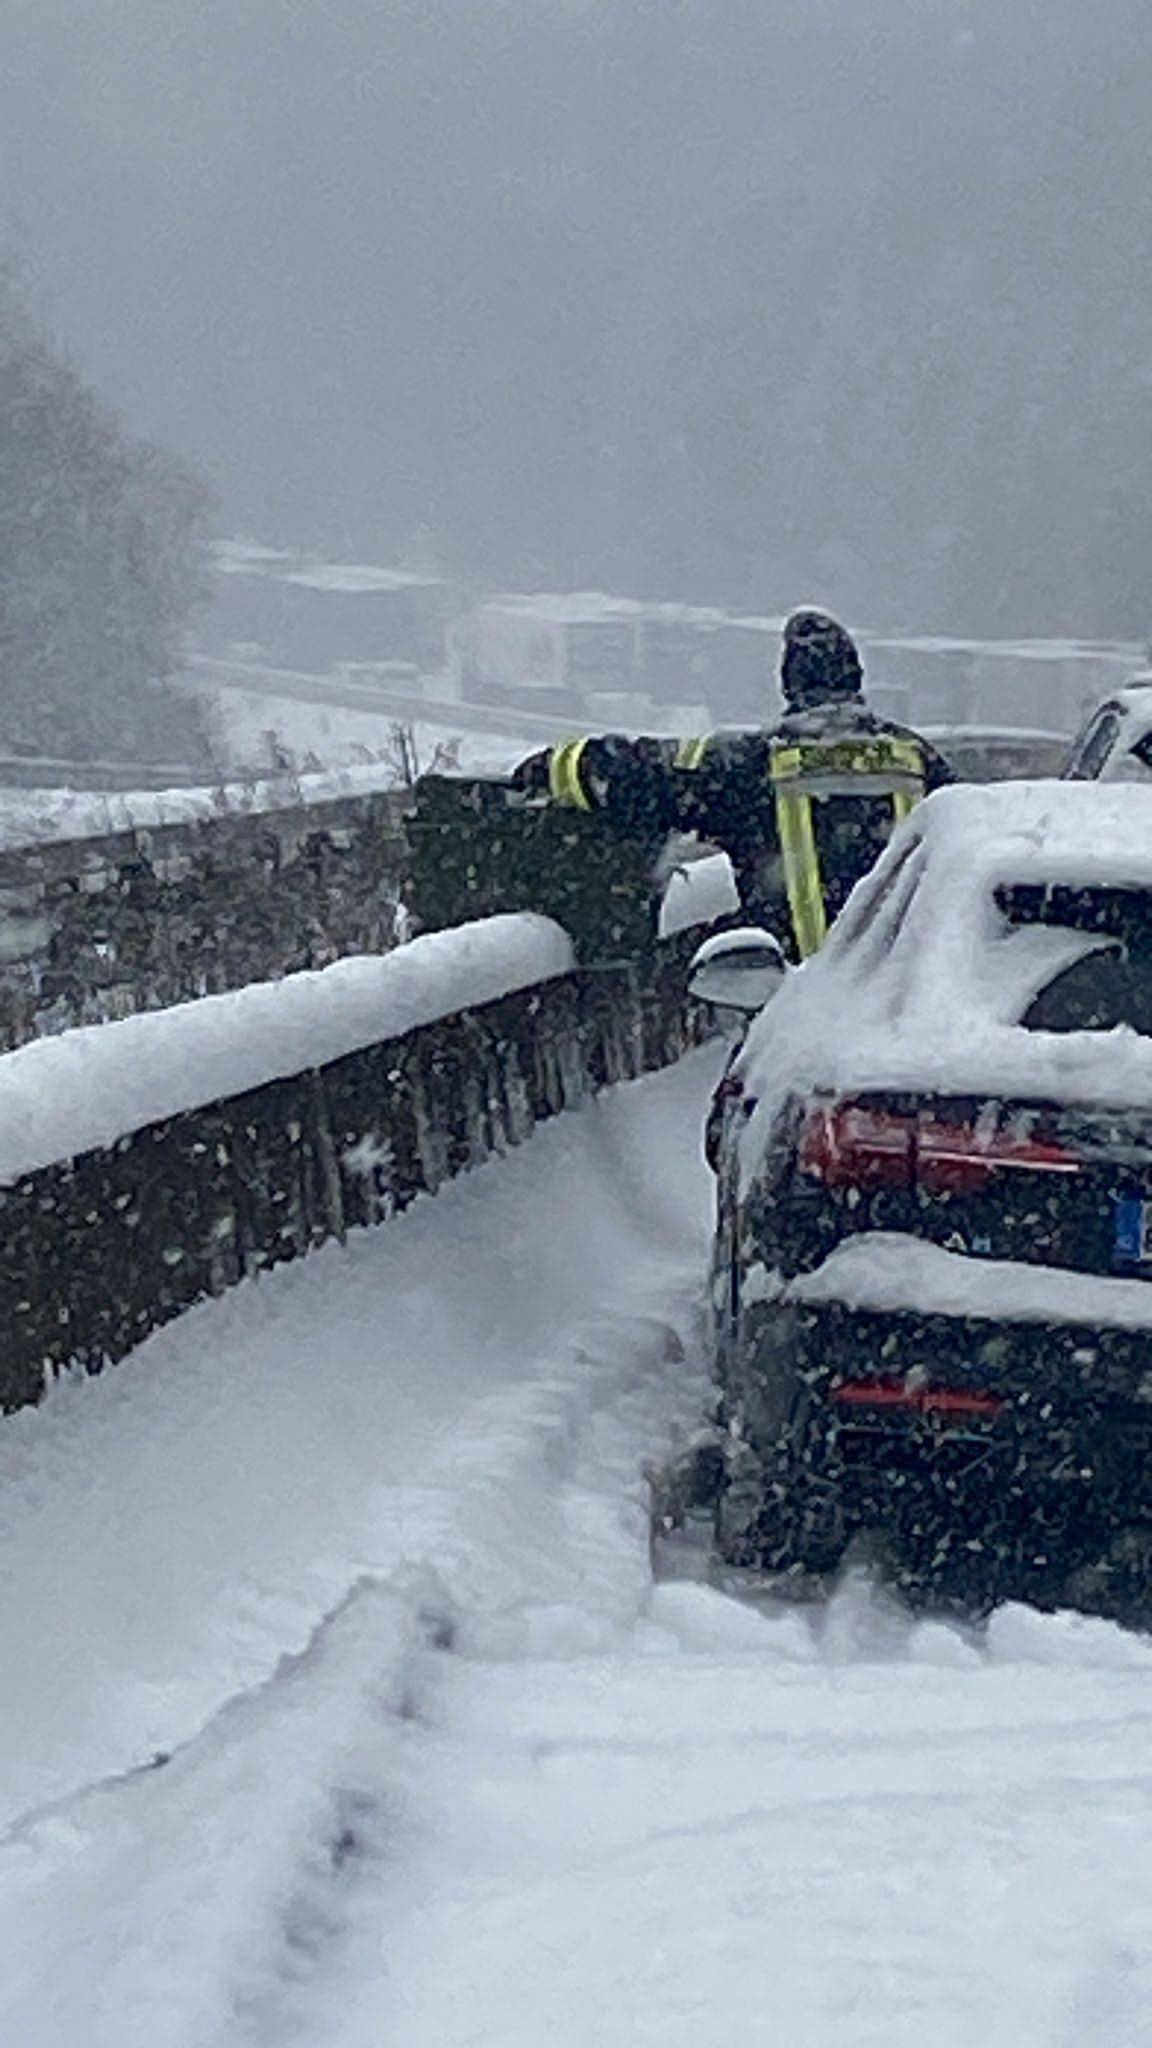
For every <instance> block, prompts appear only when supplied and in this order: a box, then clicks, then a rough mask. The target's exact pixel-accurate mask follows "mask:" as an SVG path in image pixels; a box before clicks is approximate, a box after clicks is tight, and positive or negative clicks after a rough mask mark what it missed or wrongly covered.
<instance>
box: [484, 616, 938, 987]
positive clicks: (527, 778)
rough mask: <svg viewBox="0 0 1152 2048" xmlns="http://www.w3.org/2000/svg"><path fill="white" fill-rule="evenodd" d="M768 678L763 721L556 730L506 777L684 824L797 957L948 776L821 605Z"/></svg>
mask: <svg viewBox="0 0 1152 2048" xmlns="http://www.w3.org/2000/svg"><path fill="white" fill-rule="evenodd" d="M780 683H781V689H782V692H783V696H784V701H785V704H786V706H787V709H786V711H785V714H784V717H783V718H782V719H781V720H780V721H779V723H778V724H777V725H775V726H773V727H771V728H770V729H768V730H766V731H760V732H729V733H724V732H721V733H715V734H712V735H711V736H709V737H706V738H701V739H694V740H685V741H681V742H680V743H679V745H677V744H676V743H675V742H669V741H666V740H656V739H639V740H629V739H625V738H623V737H621V736H620V735H618V734H608V735H607V736H605V737H603V738H599V739H572V740H565V741H562V742H561V743H560V744H559V745H558V746H555V747H551V748H547V749H545V750H544V751H543V752H541V753H539V754H533V755H532V756H530V758H529V759H528V760H527V761H524V762H521V764H520V767H519V768H518V769H517V770H516V775H515V779H516V781H517V782H518V783H519V785H520V787H521V788H523V789H525V790H527V791H529V792H531V793H533V794H537V795H543V796H548V797H550V798H551V799H552V801H553V802H555V803H558V804H564V805H568V806H571V807H573V808H575V809H577V810H584V811H593V810H602V811H603V812H604V813H605V815H606V816H607V817H608V818H610V819H611V820H612V821H613V822H615V823H617V824H619V825H620V826H621V827H622V828H623V829H625V830H628V831H637V830H650V831H651V832H653V834H666V833H669V832H673V831H679V832H695V833H697V834H698V836H699V837H700V838H701V839H704V840H707V841H709V842H710V843H711V844H712V845H714V846H719V847H721V848H722V849H723V851H724V852H725V853H726V854H727V855H728V857H729V859H730V861H731V863H732V869H733V873H734V875H735V878H736V885H737V888H738V890H739V893H740V903H741V908H742V911H743V913H744V915H745V917H746V918H747V919H748V921H749V922H750V923H752V924H759V925H763V926H764V927H765V928H766V929H767V930H769V931H771V932H774V933H775V934H776V936H777V937H778V938H779V939H780V941H781V944H782V945H783V946H784V949H785V951H786V952H787V953H788V954H789V955H790V957H791V958H792V959H794V960H803V959H806V958H807V957H808V955H809V954H811V953H814V952H816V951H817V949H818V948H819V947H820V945H821V944H822V943H823V940H824V936H825V933H826V931H827V929H828V926H829V925H830V923H831V922H832V920H833V918H834V917H836V916H837V914H838V913H839V911H840V910H841V909H842V907H843V905H844V903H845V902H846V901H847V898H848V896H849V894H850V893H851V891H852V889H853V888H854V886H855V884H856V883H857V882H858V881H859V880H860V878H861V876H862V875H865V874H867V872H868V869H869V868H870V867H871V866H872V864H873V862H874V861H875V860H876V859H877V857H878V855H879V854H880V853H881V852H882V850H883V848H884V846H885V845H886V843H887V840H888V838H889V835H890V834H891V832H892V830H893V827H894V826H895V825H896V824H897V823H898V822H899V820H900V819H901V818H903V817H905V816H906V815H907V813H908V812H909V811H910V810H911V808H912V806H913V804H915V803H916V802H917V801H918V800H919V798H920V797H922V796H924V795H925V794H926V792H927V791H928V790H931V789H938V788H940V787H941V785H942V784H944V783H946V782H952V781H954V780H955V777H954V775H953V773H952V770H951V768H950V767H949V766H948V763H947V762H946V761H945V760H944V758H943V756H942V755H940V754H938V753H937V752H936V750H935V749H934V748H933V747H931V746H930V745H929V744H928V742H927V740H924V739H922V738H921V737H920V736H919V734H918V733H915V732H912V731H910V730H909V729H908V728H907V727H906V726H902V725H894V724H892V723H891V722H890V721H888V720H887V719H883V718H879V717H877V716H876V714H875V713H874V712H872V711H870V710H869V708H868V705H867V703H866V702H865V699H864V694H863V674H862V671H861V666H860V656H859V654H858V652H857V649H856V645H855V642H854V641H853V640H852V638H851V636H850V635H849V634H848V633H847V632H846V631H845V629H844V627H843V626H841V625H839V624H838V623H837V621H836V620H835V619H833V618H830V617H829V616H828V614H827V613H826V612H819V611H798V612H794V613H793V614H792V617H791V618H790V619H789V620H788V621H787V624H786V625H785V628H784V639H783V649H782V654H781V663H780Z"/></svg>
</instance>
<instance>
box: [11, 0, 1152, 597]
mask: <svg viewBox="0 0 1152 2048" xmlns="http://www.w3.org/2000/svg"><path fill="white" fill-rule="evenodd" d="M1150 79H1152V15H1150V13H1149V9H1148V0H1097V4H1095V5H1093V6H1087V5H1085V0H6V5H5V7H4V9H3V16H2V20H0V170H2V188H0V189H2V201H0V239H2V240H3V242H4V244H5V245H6V247H7V248H8V250H9V251H11V252H13V253H14V255H15V257H16V259H17V262H18V264H19V267H20V270H21V274H22V278H23V286H24V292H25V296H26V298H27V299H28V300H29V301H30V303H31V305H32V308H33V311H34V313H35V314H36V315H37V316H38V317H39V318H40V319H41V320H42V321H44V322H46V323H47V325H48V326H49V328H50V330H51V332H52V334H53V336H54V337H55V338H56V340H57V341H58V342H59V343H60V344H61V345H62V346H63V347H64V348H65V349H66V350H67V351H68V352H69V353H70V355H71V357H72V359H73V361H74V362H75V364H76V366H77V368H78V369H79V370H80V372H81V373H82V375H83V376H84V377H86V378H88V379H90V380H91V381H92V383H93V384H94V385H95V386H96V387H97V388H98V389H99V390H100V392H101V393H102V394H103V395H104V396H106V397H107V398H108V399H110V400H111V401H112V402H113V403H114V404H115V405H116V406H117V407H118V408H119V410H120V411H121V413H122V415H123V417H124V418H125V420H126V422H127V424H128V426H129V427H130V429H131V430H132V431H133V432H137V433H143V434H146V435H149V436H153V437H155V438H157V439H159V440H160V441H162V442H163V443H165V444H166V445H167V446H168V447H170V448H172V449H173V450H174V451H175V452H176V453H177V454H178V455H180V456H182V457H184V458H187V459H190V460H191V461H192V462H193V463H195V464H197V465H199V466H201V467H202V468H203V469H204V470H205V471H206V472H207V473H208V475H209V477H210V479H211V480H212V482H213V483H214V485H215V486H216V489H217V491H218V493H219V496H220V501H221V504H222V507H223V512H222V520H223V523H224V525H225V526H228V527H231V528H232V529H238V530H244V531H247V532H249V533H254V534H259V535H261V536H263V537H266V538H268V539H271V540H275V541H281V542H287V543H292V544H299V545H305V546H309V547H314V548H318V549H322V550H324V551H326V552H329V553H345V554H352V555H355V556H358V557H360V558H365V557H369V558H374V559H386V560H405V561H408V562H410V563H413V564H414V565H417V566H419V565H422V564H431V563H434V564H436V565H438V566H442V567H444V568H445V569H447V570H450V571H451V572H452V573H454V574H456V575H460V576H464V577H474V578H476V579H477V580H478V581H481V582H486V583H488V584H496V585H504V586H513V587H522V588H523V587H541V586H548V585H562V586H581V585H599V586H602V587H607V588H610V589H613V590H617V591H629V592H632V593H633V594H636V595H650V596H663V597H684V598H689V599H696V600H710V601H716V602H721V603H727V604H734V605H738V606H745V607H748V608H751V609H757V610H769V609H775V608H777V607H780V606H785V605H787V604H789V603H790V602H793V601H795V600H798V599H809V598H816V597H818V598H820V599H821V600H823V601H824V602H826V603H831V604H833V605H835V606H838V607H839V608H841V609H842V610H843V611H844V612H845V613H847V614H848V615H849V616H851V617H852V618H853V619H855V620H858V621H860V622H862V623H868V624H871V625H873V626H875V627H887V628H902V627H903V628H909V627H911V628H915V627H921V628H936V629H940V630H945V629H950V630H954V631H964V632H989V631H1002V632H1035V633H1052V632H1059V631H1069V630H1071V631H1078V632H1081V633H1085V634H1091V633H1095V634H1113V635H1120V634H1139V633H1142V632H1143V631H1145V630H1146V629H1147V627H1148V624H1149V618H1150V614H1152V602H1150V595H1149V563H1150V561H1152V505H1150V502H1149V492H1148V479H1149V474H1150V471H1152V347H1150V340H1152V337H1150V334H1149V325H1150V321H1149V301H1150V288H1149V277H1150V275H1152V264H1150V257H1152V142H1150V139H1149V136H1150V130H1149V122H1148V118H1147V93H1148V84H1149V80H1150Z"/></svg>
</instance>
